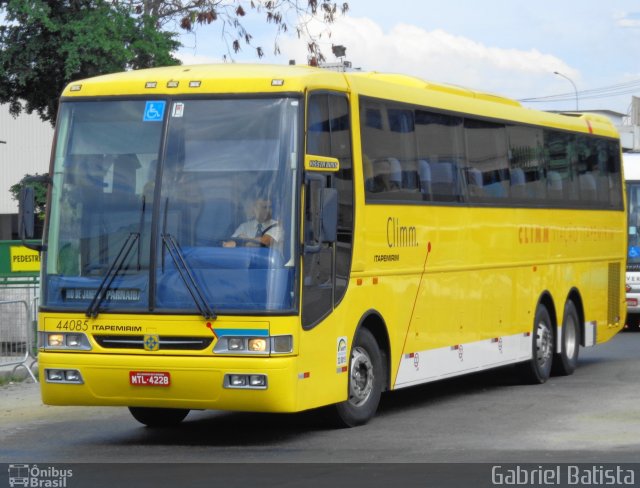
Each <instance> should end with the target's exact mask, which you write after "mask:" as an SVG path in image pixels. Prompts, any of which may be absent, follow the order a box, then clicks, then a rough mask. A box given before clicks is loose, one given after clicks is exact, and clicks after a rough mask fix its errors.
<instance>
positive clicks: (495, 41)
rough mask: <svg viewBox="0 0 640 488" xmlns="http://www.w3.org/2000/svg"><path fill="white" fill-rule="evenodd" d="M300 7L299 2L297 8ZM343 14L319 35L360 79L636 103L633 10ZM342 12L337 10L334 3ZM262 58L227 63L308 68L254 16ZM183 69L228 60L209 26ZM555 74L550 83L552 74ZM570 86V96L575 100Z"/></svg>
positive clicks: (603, 3)
mask: <svg viewBox="0 0 640 488" xmlns="http://www.w3.org/2000/svg"><path fill="white" fill-rule="evenodd" d="M300 1H301V2H304V1H305V0H300ZM347 1H348V3H349V7H350V9H349V12H348V13H347V15H346V16H341V17H340V18H339V20H338V21H337V22H336V23H335V24H333V25H331V26H330V27H329V28H330V31H331V37H328V33H327V32H326V29H324V28H323V26H321V25H317V24H316V25H315V26H314V24H313V23H312V24H311V28H312V29H313V28H316V29H320V30H324V33H323V35H322V37H321V45H322V48H323V52H324V53H325V56H326V57H327V60H328V61H330V62H333V61H337V59H336V58H335V57H334V56H333V54H332V52H331V46H332V44H336V45H343V46H346V48H347V53H346V58H345V59H347V60H348V61H350V62H351V63H352V64H353V66H354V67H359V68H361V69H362V70H365V71H382V72H393V73H403V74H408V75H413V76H417V77H420V78H422V79H425V80H429V81H433V82H443V83H448V84H454V85H461V86H465V87H469V88H473V89H476V90H481V91H488V92H492V93H496V94H499V95H503V96H507V97H510V98H514V99H517V100H525V99H530V98H541V97H548V96H553V95H564V96H563V97H561V98H563V100H561V101H555V102H552V101H548V100H544V101H542V102H532V101H527V102H522V103H523V105H525V106H527V107H531V108H537V109H541V110H567V111H569V110H574V109H575V108H576V93H575V91H576V90H577V92H578V93H577V98H578V100H577V102H578V108H579V109H580V110H595V109H599V110H603V109H604V110H613V111H616V112H620V113H625V114H626V113H628V112H629V109H630V105H631V97H632V95H636V96H639V97H640V1H638V0H535V1H528V2H524V1H519V0H448V1H447V0H445V1H437V2H436V1H435V0H394V1H382V0H347ZM339 3H341V2H339ZM246 25H247V27H248V30H249V32H250V33H251V34H252V35H253V37H254V44H255V45H260V46H262V47H263V49H264V51H265V56H264V57H263V58H262V59H258V57H257V56H256V55H255V51H254V50H253V49H251V48H249V47H243V49H242V51H241V52H240V53H239V54H237V55H234V61H235V62H242V63H245V62H260V63H276V64H287V63H288V62H289V60H290V59H294V60H296V62H297V64H304V63H306V43H305V41H304V40H299V39H298V38H297V36H295V35H291V36H281V37H280V38H279V39H278V44H279V46H280V51H281V54H280V55H279V56H274V55H273V54H272V50H273V43H274V39H275V30H274V28H273V26H272V25H269V24H267V23H266V22H264V20H262V17H261V16H254V17H252V18H249V19H248V20H247V22H246ZM180 40H181V42H182V43H183V47H182V48H181V49H180V51H179V53H178V57H179V58H180V59H181V60H182V61H183V63H185V64H193V63H208V62H221V61H222V56H223V55H224V54H226V52H227V51H226V47H225V43H224V42H223V41H222V35H221V31H220V30H219V29H218V28H216V26H215V23H214V24H212V25H209V26H202V27H198V28H197V30H196V32H195V33H193V34H188V33H187V34H184V35H182V36H181V39H180ZM556 71H557V72H558V73H561V75H563V76H560V75H556V74H554V72H556ZM574 85H575V87H576V89H575V90H574Z"/></svg>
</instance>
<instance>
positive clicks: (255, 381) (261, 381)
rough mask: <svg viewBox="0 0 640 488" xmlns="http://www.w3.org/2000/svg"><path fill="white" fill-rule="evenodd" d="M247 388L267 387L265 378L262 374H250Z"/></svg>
mask: <svg viewBox="0 0 640 488" xmlns="http://www.w3.org/2000/svg"><path fill="white" fill-rule="evenodd" d="M249 386H253V387H262V388H264V387H265V386H267V377H266V376H265V375H263V374H252V375H251V376H249Z"/></svg>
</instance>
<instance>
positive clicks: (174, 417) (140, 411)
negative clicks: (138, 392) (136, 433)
mask: <svg viewBox="0 0 640 488" xmlns="http://www.w3.org/2000/svg"><path fill="white" fill-rule="evenodd" d="M129 412H131V415H133V418H134V419H136V420H137V421H138V422H140V423H141V424H144V425H146V426H147V427H171V426H173V425H177V424H179V423H180V422H182V421H183V420H184V418H185V417H186V416H187V415H188V413H189V410H188V409H186V408H147V407H129Z"/></svg>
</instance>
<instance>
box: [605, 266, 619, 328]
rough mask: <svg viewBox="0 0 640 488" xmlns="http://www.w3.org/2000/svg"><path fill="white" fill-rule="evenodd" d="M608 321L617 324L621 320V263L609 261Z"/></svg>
mask: <svg viewBox="0 0 640 488" xmlns="http://www.w3.org/2000/svg"><path fill="white" fill-rule="evenodd" d="M607 311H608V312H607V321H608V323H609V324H615V323H616V322H619V321H620V263H609V304H608V307H607Z"/></svg>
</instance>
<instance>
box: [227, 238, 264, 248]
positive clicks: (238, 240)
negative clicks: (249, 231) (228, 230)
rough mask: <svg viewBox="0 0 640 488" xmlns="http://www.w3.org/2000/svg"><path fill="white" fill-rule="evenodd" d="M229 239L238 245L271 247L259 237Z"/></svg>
mask: <svg viewBox="0 0 640 488" xmlns="http://www.w3.org/2000/svg"><path fill="white" fill-rule="evenodd" d="M227 241H233V242H235V243H236V247H269V246H267V245H266V244H265V243H264V242H262V241H260V240H259V239H251V238H246V237H230V238H229V239H227Z"/></svg>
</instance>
